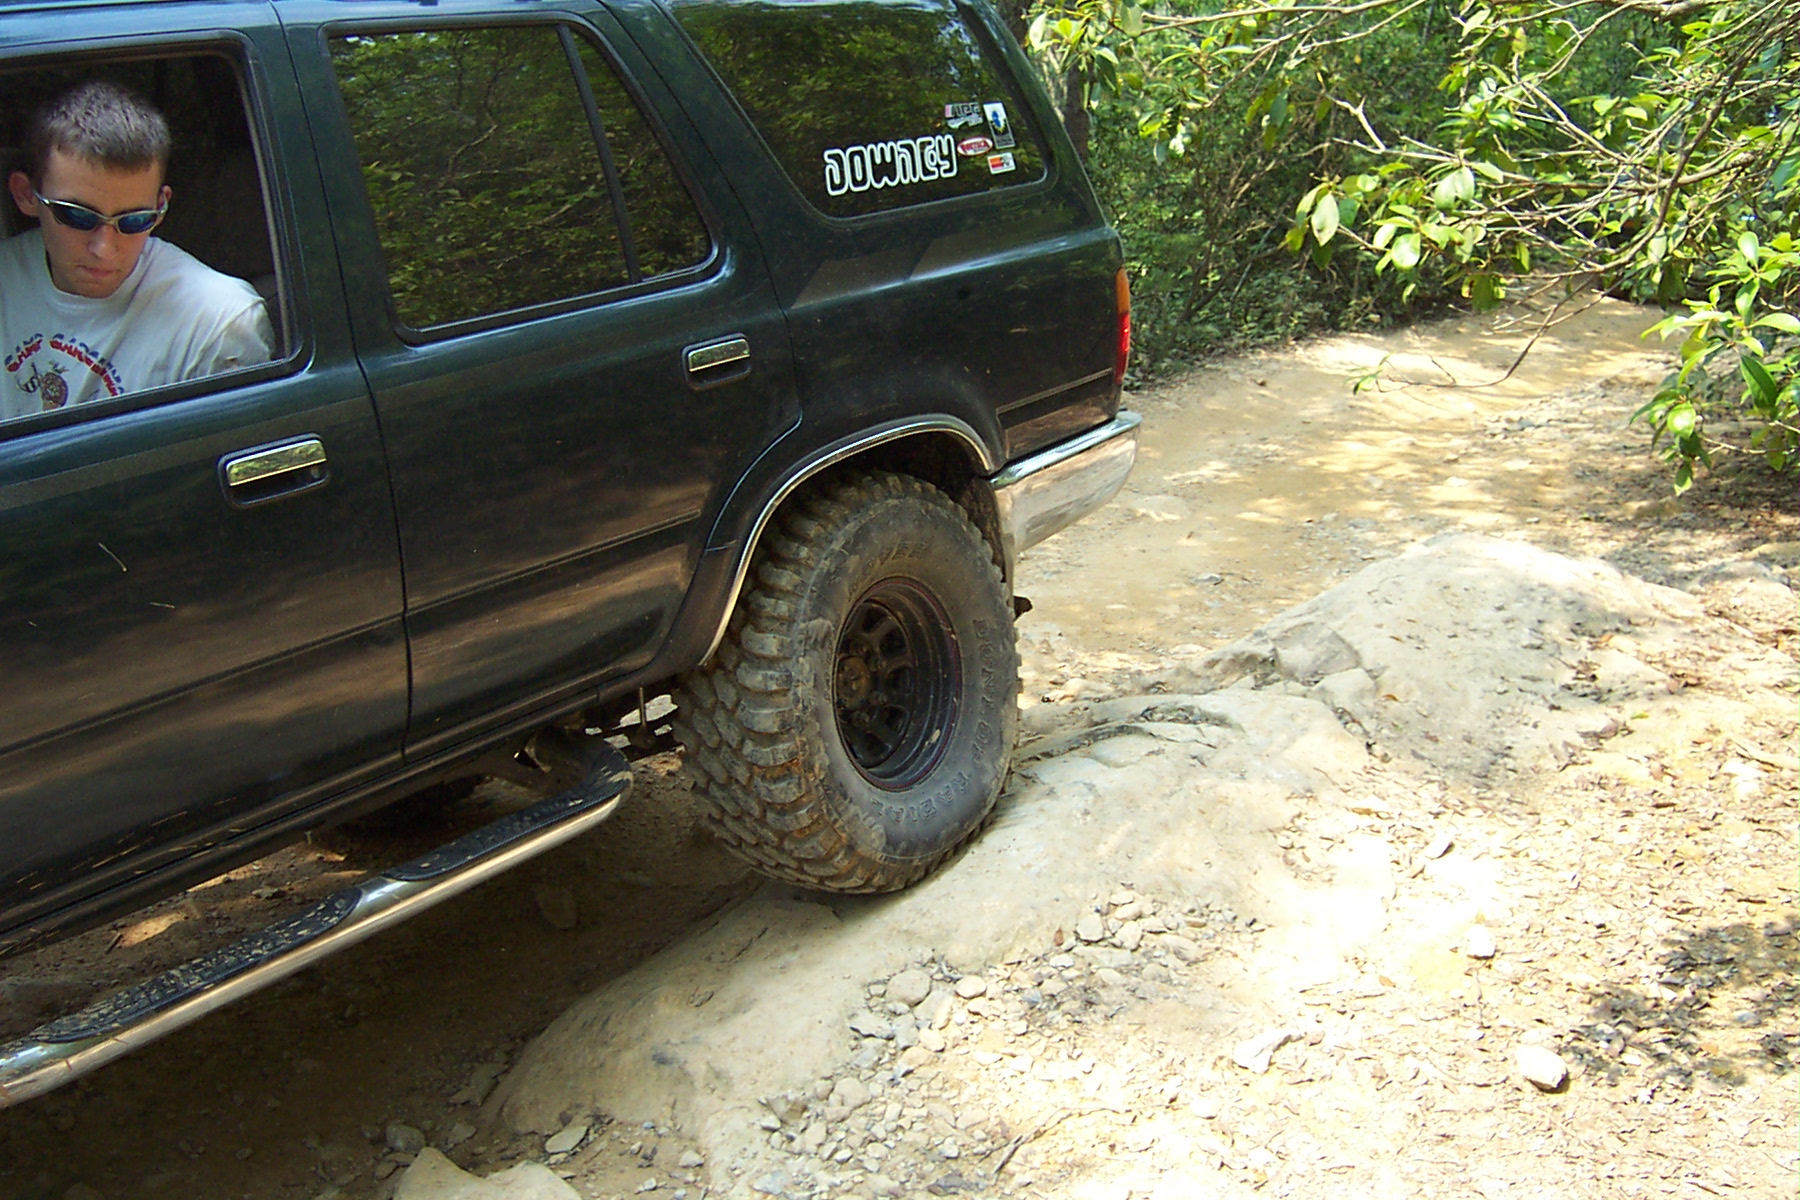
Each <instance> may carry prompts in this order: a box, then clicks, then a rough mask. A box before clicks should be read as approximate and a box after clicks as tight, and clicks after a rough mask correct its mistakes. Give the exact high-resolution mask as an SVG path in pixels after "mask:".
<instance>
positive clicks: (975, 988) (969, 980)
mask: <svg viewBox="0 0 1800 1200" xmlns="http://www.w3.org/2000/svg"><path fill="white" fill-rule="evenodd" d="M987 990H988V982H987V980H985V979H983V978H982V977H981V976H979V975H964V976H963V977H962V978H961V979H959V980H957V981H956V994H957V995H959V996H961V997H962V998H963V999H964V1000H973V999H974V998H975V997H977V996H985V995H987Z"/></svg>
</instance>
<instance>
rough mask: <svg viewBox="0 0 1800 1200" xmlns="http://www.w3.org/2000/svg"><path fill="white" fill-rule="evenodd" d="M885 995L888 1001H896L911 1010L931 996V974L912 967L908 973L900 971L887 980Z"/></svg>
mask: <svg viewBox="0 0 1800 1200" xmlns="http://www.w3.org/2000/svg"><path fill="white" fill-rule="evenodd" d="M887 994H888V999H889V1000H895V1001H898V1002H899V1003H901V1004H904V1005H906V1007H908V1008H912V1007H913V1006H914V1005H916V1004H918V1003H919V1001H921V1000H923V999H925V997H927V996H929V995H931V972H929V971H926V970H922V969H920V968H918V967H914V968H913V969H912V970H910V971H902V972H900V973H899V974H898V975H896V976H894V977H893V978H892V979H890V980H888V986H887Z"/></svg>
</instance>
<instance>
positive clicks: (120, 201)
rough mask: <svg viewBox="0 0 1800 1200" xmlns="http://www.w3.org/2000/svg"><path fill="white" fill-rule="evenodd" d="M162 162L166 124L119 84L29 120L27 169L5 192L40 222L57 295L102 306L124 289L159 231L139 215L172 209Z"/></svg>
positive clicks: (94, 86)
mask: <svg viewBox="0 0 1800 1200" xmlns="http://www.w3.org/2000/svg"><path fill="white" fill-rule="evenodd" d="M168 159H169V126H168V122H166V121H164V120H163V117H162V114H161V113H159V112H157V111H156V109H154V108H152V107H151V106H150V105H149V104H148V103H146V102H145V101H144V100H142V99H140V98H139V97H138V96H136V95H134V94H133V93H131V92H130V91H127V90H126V89H125V88H122V87H120V86H119V85H118V84H115V83H108V82H106V81H104V80H96V81H94V82H91V83H84V84H81V85H79V86H77V87H75V88H71V89H70V90H69V91H66V92H64V93H63V94H62V95H60V96H58V97H56V98H55V99H54V100H52V101H50V102H49V103H48V104H45V105H44V106H43V107H42V108H40V109H38V111H37V112H36V113H35V114H34V115H33V116H32V119H31V125H30V127H29V129H28V131H27V133H26V139H25V164H26V168H27V169H26V170H24V171H14V172H13V173H12V175H11V176H10V177H9V178H8V180H7V186H8V189H9V190H10V191H11V192H12V198H13V202H14V203H15V204H17V205H18V206H19V211H20V212H22V213H24V214H25V215H26V216H28V217H36V218H37V221H38V225H39V226H40V227H41V228H42V230H43V234H44V257H45V258H46V259H47V260H48V264H49V267H50V278H51V281H52V282H53V283H55V284H56V286H57V287H58V288H59V289H61V290H62V291H65V292H69V293H72V294H74V295H77V296H86V297H88V298H90V299H95V300H103V299H105V298H106V297H108V296H110V295H112V294H113V293H114V292H115V291H117V290H118V288H119V285H120V284H121V283H123V282H125V277H126V276H127V275H129V274H131V270H132V268H133V267H135V266H137V261H138V256H139V255H140V254H142V253H143V252H144V243H145V242H146V241H147V240H148V239H149V237H150V230H151V229H152V228H154V226H155V219H153V218H152V217H150V216H147V215H144V214H150V213H157V214H160V212H161V211H162V210H163V209H164V208H165V207H167V205H168V203H169V195H170V192H169V188H168V185H166V184H165V183H163V170H164V167H165V166H166V165H167V163H168ZM83 226H85V227H86V228H82V227H83ZM127 231H129V232H127Z"/></svg>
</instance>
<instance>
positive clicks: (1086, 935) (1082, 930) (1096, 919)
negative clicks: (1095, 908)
mask: <svg viewBox="0 0 1800 1200" xmlns="http://www.w3.org/2000/svg"><path fill="white" fill-rule="evenodd" d="M1075 936H1076V937H1078V938H1080V939H1081V940H1082V941H1084V942H1097V941H1099V940H1100V939H1101V938H1103V937H1105V936H1106V921H1105V920H1104V919H1103V918H1102V917H1101V916H1100V914H1099V913H1095V912H1091V913H1088V914H1087V915H1086V916H1084V917H1082V918H1081V920H1079V921H1077V922H1075Z"/></svg>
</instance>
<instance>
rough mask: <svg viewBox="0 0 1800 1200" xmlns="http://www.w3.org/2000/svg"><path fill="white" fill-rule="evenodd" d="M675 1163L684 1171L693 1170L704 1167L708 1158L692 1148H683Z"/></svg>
mask: <svg viewBox="0 0 1800 1200" xmlns="http://www.w3.org/2000/svg"><path fill="white" fill-rule="evenodd" d="M675 1165H676V1166H678V1167H680V1168H681V1169H682V1170H684V1171H693V1170H697V1169H698V1168H700V1167H704V1166H705V1165H706V1160H705V1159H704V1158H702V1157H700V1155H698V1154H696V1153H695V1152H694V1151H692V1150H683V1151H682V1152H681V1157H680V1158H678V1159H676V1160H675Z"/></svg>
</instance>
